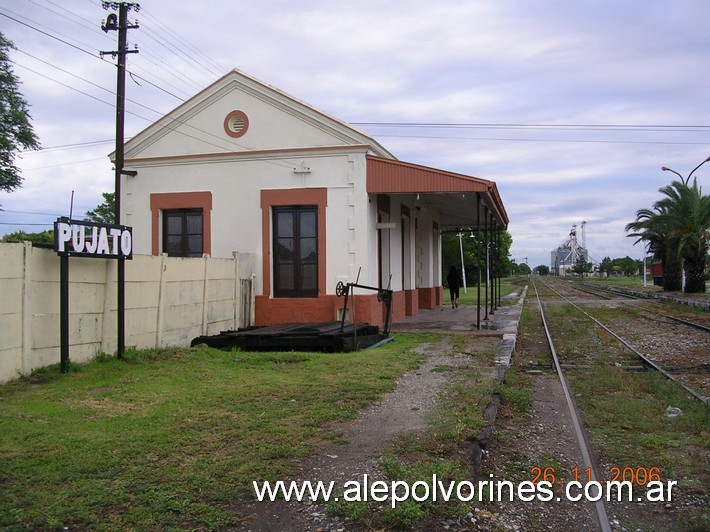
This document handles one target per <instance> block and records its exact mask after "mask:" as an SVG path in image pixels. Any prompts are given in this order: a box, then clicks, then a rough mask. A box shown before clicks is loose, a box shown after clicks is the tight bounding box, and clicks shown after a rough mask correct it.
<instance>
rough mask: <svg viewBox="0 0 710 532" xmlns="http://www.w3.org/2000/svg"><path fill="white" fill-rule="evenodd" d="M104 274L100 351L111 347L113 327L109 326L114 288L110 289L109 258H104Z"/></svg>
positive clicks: (107, 351) (108, 349)
mask: <svg viewBox="0 0 710 532" xmlns="http://www.w3.org/2000/svg"><path fill="white" fill-rule="evenodd" d="M103 262H104V266H105V272H106V276H105V277H104V311H103V314H102V317H101V351H102V352H103V353H110V352H111V349H110V347H109V339H110V338H111V335H113V333H114V330H115V328H114V327H111V323H112V320H111V306H110V301H111V297H112V294H113V293H114V292H115V290H111V288H113V285H112V284H111V279H113V275H112V274H113V272H112V270H111V262H112V261H110V260H104V261H103Z"/></svg>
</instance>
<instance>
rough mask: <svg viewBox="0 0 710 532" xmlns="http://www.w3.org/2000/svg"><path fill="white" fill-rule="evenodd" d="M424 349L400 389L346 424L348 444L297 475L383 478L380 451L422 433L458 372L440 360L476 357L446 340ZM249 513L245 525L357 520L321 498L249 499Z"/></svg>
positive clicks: (332, 448)
mask: <svg viewBox="0 0 710 532" xmlns="http://www.w3.org/2000/svg"><path fill="white" fill-rule="evenodd" d="M418 350H419V352H420V353H422V354H424V355H425V356H426V359H425V361H424V363H423V364H422V365H421V366H420V367H419V368H418V369H416V370H414V371H411V372H408V373H406V374H404V375H403V376H402V377H401V378H400V379H399V380H398V381H397V386H396V388H395V390H394V391H393V392H391V393H389V394H387V395H385V396H384V397H383V399H382V401H380V402H378V403H375V404H373V405H371V406H370V407H368V408H365V409H363V410H362V411H361V412H360V413H359V415H358V417H357V419H356V420H355V421H354V422H352V423H349V424H344V425H343V427H342V432H343V436H342V439H343V440H345V441H347V444H345V445H329V446H327V447H326V448H324V449H322V450H321V452H319V453H318V454H317V455H316V456H314V457H312V458H309V459H306V460H301V461H300V463H299V474H298V476H297V478H296V479H295V480H311V481H317V480H322V481H330V480H334V481H336V482H337V483H338V484H341V483H344V482H345V481H347V480H359V479H362V477H363V475H365V474H367V475H368V478H369V479H370V480H372V481H374V480H377V479H379V478H381V476H380V471H379V468H378V457H379V454H380V453H381V452H382V451H383V450H385V449H386V448H387V447H388V446H389V445H391V444H392V443H393V442H394V441H395V439H396V438H398V437H400V436H402V435H404V434H407V433H423V432H424V431H426V429H427V426H428V425H427V421H426V420H427V416H428V415H430V414H431V413H432V411H433V409H434V408H435V406H436V404H437V401H438V398H439V392H440V391H441V388H442V386H443V385H444V384H445V383H446V382H447V380H448V379H449V378H450V377H451V375H452V373H453V372H449V371H444V372H440V371H433V370H434V368H436V367H437V366H466V365H468V364H470V363H471V362H472V360H473V358H472V357H471V356H470V355H468V354H461V353H458V352H456V351H455V350H454V349H453V348H452V346H451V345H450V344H449V343H448V342H447V341H446V340H443V341H441V342H439V343H436V344H430V343H426V344H422V345H421V346H419V348H418ZM238 510H239V511H240V513H242V514H243V515H246V516H247V518H246V519H245V523H244V525H243V527H241V530H251V531H266V530H304V531H307V530H314V531H315V530H321V531H328V530H353V529H358V527H353V526H352V523H348V522H345V521H341V520H340V519H338V518H335V517H330V516H328V515H327V514H326V512H325V508H324V507H323V505H320V504H311V503H298V502H284V501H276V502H258V501H252V502H248V503H245V504H244V505H243V506H242V507H240V508H238Z"/></svg>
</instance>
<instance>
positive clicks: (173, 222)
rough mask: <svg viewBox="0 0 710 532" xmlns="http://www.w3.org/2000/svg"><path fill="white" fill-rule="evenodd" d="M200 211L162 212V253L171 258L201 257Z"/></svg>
mask: <svg viewBox="0 0 710 532" xmlns="http://www.w3.org/2000/svg"><path fill="white" fill-rule="evenodd" d="M202 240H203V223H202V209H176V210H166V211H163V252H165V253H167V254H168V255H169V256H171V257H201V256H202V252H203V251H202V250H203V247H202Z"/></svg>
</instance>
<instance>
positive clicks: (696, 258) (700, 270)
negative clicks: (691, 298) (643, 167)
mask: <svg viewBox="0 0 710 532" xmlns="http://www.w3.org/2000/svg"><path fill="white" fill-rule="evenodd" d="M659 192H660V193H661V194H663V195H664V197H663V198H662V199H660V200H658V201H657V202H656V203H654V205H653V208H652V209H641V210H639V211H638V212H637V213H636V221H635V222H632V223H630V224H628V225H627V226H626V230H627V231H633V233H630V234H629V235H628V236H635V237H638V240H637V242H638V241H639V240H645V241H646V242H649V243H650V249H651V251H652V252H653V253H654V257H656V258H658V259H660V260H661V262H662V264H663V289H664V290H680V288H681V281H680V279H681V275H680V274H681V268H682V267H683V266H681V265H682V264H683V262H684V263H685V264H684V269H685V274H686V280H685V286H684V287H683V289H684V290H685V291H686V292H705V267H706V261H707V255H708V248H709V247H710V196H703V193H702V188H701V187H699V186H698V182H697V179H693V184H692V186H691V185H689V184H686V183H684V182H681V181H673V182H672V183H671V184H670V185H667V186H665V187H662V188H661V189H659Z"/></svg>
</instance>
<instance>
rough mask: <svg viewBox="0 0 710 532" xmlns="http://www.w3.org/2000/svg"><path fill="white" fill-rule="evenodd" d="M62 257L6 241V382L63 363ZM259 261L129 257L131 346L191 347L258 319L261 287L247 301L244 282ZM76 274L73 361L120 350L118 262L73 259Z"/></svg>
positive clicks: (2, 342) (2, 314)
mask: <svg viewBox="0 0 710 532" xmlns="http://www.w3.org/2000/svg"><path fill="white" fill-rule="evenodd" d="M59 261H60V259H59V257H58V256H57V254H56V253H55V252H54V251H52V250H48V249H41V248H33V247H32V246H31V245H30V244H28V243H25V244H5V243H0V296H1V297H2V303H3V304H2V305H0V382H6V381H8V380H11V379H13V378H15V377H17V376H18V375H19V374H25V375H26V374H29V373H30V372H31V371H32V370H33V369H35V368H38V367H41V366H46V365H49V364H55V363H58V362H59V288H60V286H59ZM245 266H246V267H245ZM253 266H254V260H253V257H250V256H246V257H241V256H240V255H238V254H235V255H234V257H233V258H232V259H218V258H210V257H203V258H193V259H183V258H176V257H167V256H164V255H163V256H158V257H154V256H146V255H134V257H133V260H130V261H126V286H125V293H126V296H125V300H126V323H125V328H126V329H125V331H126V332H125V334H126V345H127V346H132V347H133V346H134V347H137V348H151V347H164V346H185V345H189V344H190V341H191V340H192V339H193V338H194V337H196V336H200V335H205V334H216V333H218V332H220V331H222V330H227V329H234V328H237V327H241V326H245V325H252V320H253V315H254V312H253V305H254V302H253V296H252V293H253V292H250V293H249V294H248V295H247V297H248V298H249V299H250V300H249V301H246V302H245V301H242V284H243V280H244V277H246V278H247V279H251V278H252V276H251V273H252V272H253ZM249 270H251V271H249ZM69 280H70V286H69V314H70V321H69V324H70V325H69V336H70V338H69V342H70V352H69V355H70V359H71V360H72V361H75V362H83V361H87V360H89V359H91V358H92V357H94V356H95V355H96V354H97V353H99V352H104V353H114V352H115V350H116V292H117V288H116V261H115V260H107V259H89V258H72V259H70V260H69ZM246 311H249V312H248V315H247V312H246Z"/></svg>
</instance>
